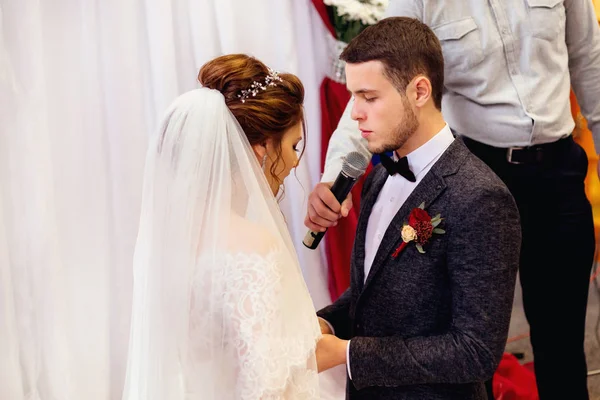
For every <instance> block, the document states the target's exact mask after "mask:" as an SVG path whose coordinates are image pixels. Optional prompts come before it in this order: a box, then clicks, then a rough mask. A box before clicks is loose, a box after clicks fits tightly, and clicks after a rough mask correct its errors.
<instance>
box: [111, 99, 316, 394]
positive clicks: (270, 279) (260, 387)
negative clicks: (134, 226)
mask: <svg viewBox="0 0 600 400" xmlns="http://www.w3.org/2000/svg"><path fill="white" fill-rule="evenodd" d="M134 286H135V287H134V299H133V311H132V326H131V335H130V345H129V357H128V370H127V379H126V387H125V391H124V394H123V399H124V400H200V399H202V400H212V399H214V400H229V399H231V400H233V399H236V400H237V399H248V400H258V399H318V398H319V387H318V377H317V367H316V362H315V353H314V352H315V347H316V343H317V341H318V339H319V338H320V330H319V325H318V321H317V318H316V315H315V310H314V306H313V304H312V301H311V299H310V296H309V293H308V290H307V288H306V285H305V283H304V281H303V278H302V274H301V270H300V267H299V265H298V260H297V257H296V254H295V251H294V247H293V245H292V242H291V239H290V235H289V232H288V231H287V228H286V225H285V221H284V220H283V216H282V215H281V211H280V210H279V208H278V206H277V202H276V201H275V198H274V196H273V194H272V193H271V192H270V189H269V186H268V184H267V181H266V179H265V177H264V175H263V172H262V170H261V168H260V166H259V165H258V161H257V160H256V157H255V155H254V153H253V151H252V148H251V147H250V145H249V143H248V142H247V139H246V137H245V135H244V133H243V131H242V130H241V128H240V126H239V125H238V124H237V122H236V120H235V118H234V117H233V115H232V114H231V113H230V112H229V110H228V109H227V107H226V105H225V102H224V99H223V97H222V95H221V94H220V93H219V92H217V91H214V90H209V89H199V90H195V91H192V92H189V93H186V94H184V95H183V96H181V97H180V98H178V99H177V100H176V101H175V102H174V104H173V105H172V106H171V108H170V109H169V110H168V111H167V115H166V117H165V122H164V124H163V126H162V129H161V130H160V132H159V135H158V136H157V137H156V138H155V139H154V141H153V143H152V144H151V145H150V149H149V152H148V160H147V165H146V171H145V185H144V196H143V205H142V215H141V219H140V229H139V234H138V240H137V244H136V252H135V260H134Z"/></svg>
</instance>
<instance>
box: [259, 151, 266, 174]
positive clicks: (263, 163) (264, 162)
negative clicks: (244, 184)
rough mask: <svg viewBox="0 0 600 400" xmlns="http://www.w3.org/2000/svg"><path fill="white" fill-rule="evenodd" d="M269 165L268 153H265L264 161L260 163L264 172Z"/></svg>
mask: <svg viewBox="0 0 600 400" xmlns="http://www.w3.org/2000/svg"><path fill="white" fill-rule="evenodd" d="M266 165H267V155H266V154H265V155H264V157H263V159H262V163H261V164H260V166H261V167H262V170H263V172H264V171H265V166H266Z"/></svg>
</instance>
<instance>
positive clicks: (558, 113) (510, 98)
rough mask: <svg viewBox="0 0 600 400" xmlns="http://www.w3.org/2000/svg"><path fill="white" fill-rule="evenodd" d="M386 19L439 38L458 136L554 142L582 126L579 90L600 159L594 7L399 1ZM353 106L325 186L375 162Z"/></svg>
mask: <svg viewBox="0 0 600 400" xmlns="http://www.w3.org/2000/svg"><path fill="white" fill-rule="evenodd" d="M387 16H407V17H412V18H416V19H419V20H421V21H422V22H424V23H425V24H427V25H428V26H429V27H431V29H432V30H433V31H434V32H435V34H436V35H437V37H438V38H439V40H440V43H441V45H442V51H443V54H444V64H445V71H444V96H443V100H442V113H443V115H444V118H445V120H446V121H447V122H448V124H449V125H450V126H451V127H452V129H453V130H454V131H455V132H456V133H458V134H461V135H465V136H468V137H470V138H472V139H474V140H477V141H479V142H482V143H485V144H488V145H491V146H496V147H504V148H507V147H513V146H530V145H535V144H542V143H549V142H554V141H556V140H558V139H560V138H562V137H566V136H567V135H569V134H571V132H572V131H573V128H574V126H575V124H574V122H573V118H572V116H571V109H570V103H569V93H570V87H571V85H572V87H573V89H574V91H575V94H576V96H577V100H578V102H579V104H580V106H581V110H582V113H583V115H584V116H585V117H586V118H587V121H588V126H589V128H590V129H591V131H592V133H593V136H594V142H595V145H596V150H597V151H598V152H600V96H599V95H598V94H599V93H600V28H599V26H598V21H597V20H596V16H595V12H594V6H593V4H592V1H591V0H489V1H482V0H463V1H455V2H448V1H439V0H390V3H389V7H388V9H387ZM390 40H393V38H390ZM351 107H352V102H349V104H348V107H347V109H346V112H345V113H344V116H343V117H342V120H341V121H340V123H339V125H338V129H336V131H335V132H334V134H333V136H332V137H331V139H330V144H329V148H328V152H327V161H326V165H325V174H324V175H323V178H322V181H324V182H329V181H333V180H334V179H335V177H336V176H337V174H338V173H339V171H340V170H341V165H342V158H343V156H345V155H346V154H348V152H350V151H355V150H358V151H360V152H362V153H364V154H365V155H366V156H368V157H370V153H369V151H368V150H367V148H366V143H365V141H364V139H362V137H361V134H360V131H359V130H358V126H357V124H356V122H354V121H351V120H350V108H351Z"/></svg>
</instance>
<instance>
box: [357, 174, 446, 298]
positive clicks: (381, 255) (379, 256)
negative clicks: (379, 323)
mask: <svg viewBox="0 0 600 400" xmlns="http://www.w3.org/2000/svg"><path fill="white" fill-rule="evenodd" d="M445 188H446V184H445V182H444V180H443V179H442V178H441V177H439V176H437V175H436V174H435V173H432V172H431V171H430V172H429V173H428V174H427V175H426V176H425V177H424V178H423V180H422V181H421V182H420V183H419V184H418V185H417V187H416V188H415V189H414V190H413V192H412V193H411V194H410V196H408V199H406V201H405V202H404V204H403V205H402V207H400V210H398V212H397V213H396V215H395V216H394V218H393V219H392V222H391V223H390V225H389V226H388V228H387V230H386V231H385V235H384V236H383V240H382V241H381V244H380V245H379V249H378V250H377V253H376V254H375V259H374V260H373V265H372V266H371V270H370V271H369V276H368V277H367V281H366V282H365V286H364V289H366V288H367V287H368V286H369V284H370V283H371V281H372V280H373V277H374V276H375V275H377V272H378V271H379V269H380V268H381V267H382V266H383V265H384V264H385V261H386V260H387V259H388V258H389V257H390V253H391V252H392V250H393V249H395V247H394V246H397V244H398V243H399V242H400V240H401V235H400V233H401V229H402V225H403V224H404V222H407V221H408V215H409V214H410V212H411V211H412V210H413V209H414V208H416V207H419V205H420V204H421V203H425V208H426V209H427V207H428V206H429V204H431V203H433V201H434V200H435V199H436V198H437V197H438V196H439V195H440V194H441V193H442V192H443V191H444V189H445ZM363 265H364V260H363ZM363 269H364V268H363Z"/></svg>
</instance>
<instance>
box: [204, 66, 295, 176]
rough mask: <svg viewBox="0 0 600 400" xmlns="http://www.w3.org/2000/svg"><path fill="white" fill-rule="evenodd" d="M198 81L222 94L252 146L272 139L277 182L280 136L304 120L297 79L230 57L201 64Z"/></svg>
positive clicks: (272, 169) (272, 166) (272, 170)
mask: <svg viewBox="0 0 600 400" xmlns="http://www.w3.org/2000/svg"><path fill="white" fill-rule="evenodd" d="M198 80H199V81H200V83H201V84H202V86H204V87H207V88H210V89H216V90H218V91H219V92H221V93H222V94H223V96H224V97H225V103H226V104H227V107H228V108H229V109H230V110H231V112H232V113H233V115H234V116H235V118H236V119H237V121H238V123H239V124H240V125H241V127H242V129H243V130H244V132H245V134H246V137H247V138H248V141H249V142H250V144H251V145H264V144H265V143H266V142H267V140H268V139H272V141H273V144H274V147H275V151H276V154H277V159H276V160H275V162H273V164H272V165H271V170H270V173H271V175H272V176H273V177H274V178H275V179H277V174H276V171H277V165H278V163H279V162H280V161H281V140H282V138H283V134H284V133H285V132H286V131H287V130H288V129H289V128H291V127H293V126H294V125H296V124H297V123H298V122H301V121H303V120H304V108H303V106H302V104H303V102H304V86H303V85H302V82H300V79H298V77H297V76H295V75H293V74H285V73H281V74H278V73H276V72H274V71H272V70H270V69H269V68H268V67H267V66H266V65H265V64H263V63H262V62H260V61H258V60H257V59H256V58H254V57H250V56H248V55H245V54H230V55H225V56H221V57H218V58H215V59H214V60H212V61H209V62H208V63H206V64H204V65H203V66H202V68H200V72H199V73H198ZM269 82H272V83H273V85H269ZM253 85H254V86H253ZM261 86H262V87H261ZM253 89H255V90H253ZM300 157H302V154H301V155H300ZM277 180H278V179H277ZM278 183H279V184H281V183H282V182H278Z"/></svg>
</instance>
